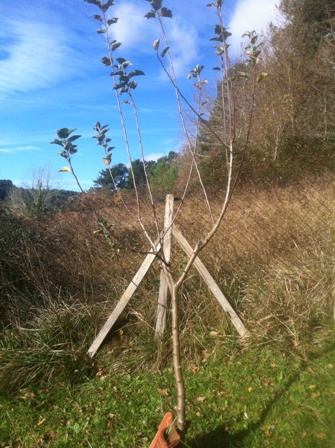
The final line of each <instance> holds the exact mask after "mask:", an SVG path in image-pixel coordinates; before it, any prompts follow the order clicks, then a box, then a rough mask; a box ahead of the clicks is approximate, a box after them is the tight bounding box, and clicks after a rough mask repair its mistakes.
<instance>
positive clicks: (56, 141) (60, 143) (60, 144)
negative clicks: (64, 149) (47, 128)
mask: <svg viewBox="0 0 335 448" xmlns="http://www.w3.org/2000/svg"><path fill="white" fill-rule="evenodd" d="M50 143H51V145H59V146H63V141H61V140H58V139H57V138H55V140H54V141H53V142H50Z"/></svg>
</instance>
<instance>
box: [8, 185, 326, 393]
mask: <svg viewBox="0 0 335 448" xmlns="http://www.w3.org/2000/svg"><path fill="white" fill-rule="evenodd" d="M334 186H335V184H334V180H333V179H332V178H330V177H326V176H325V177H324V178H319V179H318V180H317V181H316V180H315V179H313V181H311V179H306V180H305V181H304V182H301V183H299V184H298V185H294V186H290V187H285V188H279V187H276V188H274V187H271V186H268V187H267V188H265V187H264V186H262V187H255V186H253V187H250V186H249V187H248V188H246V187H243V188H240V190H237V191H236V194H235V196H234V198H233V200H232V203H231V206H230V208H229V211H228V213H227V216H226V218H225V220H224V221H223V223H222V226H221V228H220V229H219V232H218V234H217V235H216V238H215V239H214V240H213V241H212V242H211V243H210V244H209V245H208V246H207V247H206V249H205V250H204V251H203V252H201V254H200V258H201V259H202V260H203V261H204V263H205V264H206V266H207V268H208V269H209V271H210V272H211V274H212V275H213V276H214V277H215V279H216V281H217V282H218V284H219V285H220V287H221V288H222V290H223V292H224V293H225V294H226V296H227V297H228V299H229V300H230V302H231V304H232V305H233V306H234V307H235V309H236V311H237V312H238V313H239V315H240V316H241V318H242V319H243V321H244V323H245V325H246V327H247V328H248V329H249V331H250V332H251V335H252V337H251V338H250V339H249V343H260V342H262V343H270V342H271V343H275V344H278V345H279V346H281V347H283V348H285V349H286V350H300V351H301V352H302V353H305V352H306V350H308V348H309V347H311V346H313V345H315V344H319V343H320V341H321V340H323V339H325V338H326V337H327V334H329V333H330V332H331V331H333V306H334V288H333V275H334V216H335V213H334V206H335V201H334V197H335V196H334ZM132 199H133V198H132V197H131V195H130V194H129V197H127V201H128V204H129V207H133V205H132V204H133V202H132ZM90 201H91V204H92V203H93V204H94V207H96V208H97V207H98V209H99V214H100V216H104V218H105V219H106V220H107V221H106V222H108V223H109V224H110V232H109V233H108V235H107V236H106V235H105V236H104V235H103V234H100V233H97V232H96V231H97V230H99V226H98V222H97V219H98V218H99V217H97V215H96V214H95V213H92V208H89V207H87V202H86V200H85V199H83V198H81V199H76V200H73V201H71V203H70V204H68V205H67V207H65V208H63V209H62V210H60V211H59V213H58V214H57V215H55V216H54V217H53V218H52V219H50V220H49V221H46V222H43V223H36V222H34V221H32V220H27V219H25V220H18V219H15V218H14V217H10V219H9V218H8V216H7V218H8V219H7V218H6V219H7V221H6V219H5V217H4V215H2V222H3V223H5V224H6V225H5V227H6V226H7V227H6V229H7V231H6V232H7V233H6V232H3V233H2V239H1V246H2V249H3V250H2V255H1V257H0V262H1V286H0V298H1V307H2V313H3V316H4V318H3V323H2V330H1V334H2V339H1V343H0V344H1V345H0V365H1V367H0V384H1V385H3V386H6V387H20V386H22V385H24V384H27V382H30V383H33V382H34V381H35V382H36V381H40V380H50V379H52V378H53V377H55V376H57V375H58V374H60V372H68V373H67V374H68V375H70V372H74V371H76V375H77V374H78V372H82V374H83V375H87V374H89V373H90V372H94V366H93V365H91V364H90V363H87V359H86V355H85V352H86V350H87V349H88V347H89V345H90V343H91V342H92V340H93V338H94V337H95V335H96V333H97V331H98V330H99V329H100V328H101V325H102V324H103V323H104V322H105V320H106V318H107V317H108V315H109V314H110V313H111V311H112V309H113V308H114V306H115V305H116V303H117V301H118V299H119V297H120V296H121V294H122V293H123V291H124V290H125V288H126V287H127V285H128V284H129V282H130V281H131V279H132V277H133V275H134V274H135V273H136V270H137V269H138V268H139V266H140V264H141V262H142V261H143V259H144V257H145V254H146V252H147V251H148V250H149V247H148V244H147V243H146V241H145V239H144V238H143V235H142V234H141V232H140V231H139V229H138V226H137V225H136V219H133V218H131V215H132V214H133V216H136V210H135V209H132V210H131V213H129V211H128V212H126V211H125V210H124V208H123V206H122V204H120V203H119V202H118V200H117V199H115V197H114V196H113V195H110V196H99V195H95V196H92V197H91V198H90ZM219 202H220V201H219V198H218V193H216V194H215V195H213V200H212V204H213V212H214V214H215V213H217V212H218V210H219ZM176 205H177V204H176ZM141 207H142V213H143V217H144V220H146V221H147V222H148V224H149V226H150V225H152V220H151V215H150V213H151V212H150V209H149V206H148V205H147V203H146V201H145V198H143V204H142V206H141ZM204 208H205V207H204V201H203V199H202V198H201V196H199V195H196V194H194V195H192V196H191V197H190V198H189V199H188V200H187V201H186V202H185V204H184V206H183V208H182V210H181V213H180V214H179V216H178V218H177V221H176V224H177V225H178V226H179V228H180V229H181V230H182V232H183V234H184V235H185V237H186V238H187V239H188V240H189V242H190V243H192V242H194V241H196V240H197V239H198V238H199V236H200V234H201V232H202V231H203V230H204V229H206V227H208V226H209V225H210V223H209V220H208V217H207V216H206V215H205V213H204ZM157 212H158V214H159V216H160V219H161V220H162V219H163V213H164V203H161V202H158V201H157ZM6 213H8V211H7V212H6ZM3 228H4V227H3ZM13 230H14V233H13ZM13 235H14V237H13ZM13 238H14V239H13ZM4 251H7V255H6V254H4ZM184 261H185V255H184V254H183V253H182V252H181V250H180V249H179V248H178V247H177V245H176V244H173V253H172V262H171V267H172V269H173V270H174V271H175V272H176V273H178V272H179V271H180V270H181V269H182V266H183V262H184ZM158 279H159V264H158V263H155V265H154V267H153V269H152V270H151V271H150V273H149V275H148V276H147V277H146V278H145V279H144V281H143V283H142V284H141V285H140V287H139V289H138V290H137V292H136V294H135V296H134V297H133V298H132V300H131V302H130V304H129V306H128V307H127V308H126V310H125V312H124V313H123V314H122V316H121V319H120V321H119V322H118V323H117V325H116V327H115V328H114V329H113V330H112V332H111V333H112V334H111V337H110V338H109V340H108V341H107V343H106V345H105V347H104V348H103V349H102V350H101V352H100V353H99V354H98V357H97V361H96V362H97V363H98V364H99V365H104V366H105V368H109V369H124V368H129V369H131V370H134V369H136V368H151V369H152V368H154V369H156V368H161V367H163V366H164V365H167V364H168V363H169V361H170V357H171V348H170V341H169V336H168V335H169V325H170V321H169V319H168V327H167V332H166V337H165V338H164V340H163V342H162V345H161V346H160V347H158V345H157V342H156V340H155V337H154V328H155V317H156V304H157V293H158V285H157V280H158ZM180 307H181V310H180V311H181V326H182V328H181V330H182V341H183V342H182V350H183V353H184V358H185V359H186V360H189V361H190V362H191V361H192V362H198V361H199V362H200V361H201V360H203V359H204V358H206V356H209V354H212V355H213V354H214V355H217V356H221V355H222V353H223V352H226V353H229V352H230V351H231V350H232V349H233V347H234V346H235V342H236V337H235V334H234V330H233V327H232V326H231V324H230V321H229V319H228V318H227V316H226V315H225V313H224V312H223V311H222V309H221V308H220V306H219V304H218V303H217V301H216V299H215V298H214V297H212V295H211V294H210V293H209V291H208V290H207V288H206V286H205V285H204V284H203V282H202V281H201V279H200V278H199V276H198V275H197V273H196V271H195V270H192V271H191V273H190V276H189V278H188V279H187V281H186V282H185V284H184V286H183V289H182V296H181V304H180ZM120 329H122V331H121V332H120V331H119V330H120ZM20 363H21V367H20ZM65 366H67V368H66V367H65ZM78 366H79V367H78ZM13 369H15V371H17V372H21V373H22V374H21V375H19V374H18V375H17V376H16V379H15V378H13V376H12V375H10V372H11V371H13ZM25 370H26V371H27V372H29V374H27V375H23V372H24V371H25ZM76 375H74V376H75V377H76ZM78 376H79V375H77V377H78Z"/></svg>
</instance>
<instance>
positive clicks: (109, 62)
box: [101, 56, 111, 67]
mask: <svg viewBox="0 0 335 448" xmlns="http://www.w3.org/2000/svg"><path fill="white" fill-rule="evenodd" d="M101 62H102V63H103V64H104V65H106V66H107V67H108V66H109V65H111V60H110V58H108V57H106V56H104V57H103V58H102V59H101Z"/></svg>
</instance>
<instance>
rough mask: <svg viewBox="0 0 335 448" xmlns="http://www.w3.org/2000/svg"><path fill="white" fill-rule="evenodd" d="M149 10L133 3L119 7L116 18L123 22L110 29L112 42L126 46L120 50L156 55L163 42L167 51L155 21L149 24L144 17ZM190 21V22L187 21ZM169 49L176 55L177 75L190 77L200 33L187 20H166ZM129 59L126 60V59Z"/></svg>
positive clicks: (115, 10)
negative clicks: (156, 43) (157, 43)
mask: <svg viewBox="0 0 335 448" xmlns="http://www.w3.org/2000/svg"><path fill="white" fill-rule="evenodd" d="M149 9H150V5H149V8H148V7H145V6H144V7H140V6H138V5H137V4H133V3H131V2H123V3H121V4H120V5H117V6H115V9H113V10H112V13H111V14H112V15H113V16H116V17H118V18H119V20H118V21H117V23H116V24H114V25H112V26H111V27H110V32H111V35H112V38H113V39H115V40H117V41H118V42H121V43H122V47H121V48H120V52H121V49H124V50H128V51H132V52H133V53H134V54H135V55H136V53H137V54H141V55H143V54H148V55H153V54H154V50H153V48H152V44H153V42H154V40H156V39H158V38H160V39H161V45H160V47H161V48H160V50H161V51H162V50H163V49H164V47H165V44H164V42H163V39H162V38H161V31H160V28H159V26H158V23H157V22H156V21H155V20H154V19H150V20H148V19H147V18H145V17H144V15H145V14H146V13H147V12H148V11H149ZM186 20H187V18H186ZM164 25H165V26H166V30H167V35H168V40H169V45H170V47H171V49H172V52H173V58H174V68H175V72H176V75H177V76H178V75H180V74H183V75H185V73H189V71H190V70H191V69H192V68H193V67H192V64H194V63H195V61H196V58H197V56H198V50H197V47H198V32H197V29H196V27H195V26H193V25H190V24H189V23H187V21H185V20H184V19H183V18H181V17H179V16H177V17H174V18H173V20H170V19H166V20H165V21H164ZM124 57H126V56H124Z"/></svg>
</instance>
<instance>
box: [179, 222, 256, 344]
mask: <svg viewBox="0 0 335 448" xmlns="http://www.w3.org/2000/svg"><path fill="white" fill-rule="evenodd" d="M172 233H173V236H174V237H175V238H176V240H177V241H178V243H179V245H180V246H181V248H182V249H183V250H184V251H185V252H186V254H187V255H188V256H189V257H190V256H191V255H192V252H193V249H192V247H191V246H190V245H189V243H188V242H187V241H186V239H185V238H184V237H183V235H182V233H181V232H180V230H179V229H178V228H177V226H176V225H174V226H173V232H172ZM194 267H195V268H196V269H197V271H198V272H199V274H200V275H201V277H202V278H203V280H204V281H205V283H206V284H207V286H208V287H209V289H210V290H211V291H212V293H213V294H214V296H215V297H216V299H217V300H218V302H219V304H220V305H221V306H222V308H223V310H224V311H225V312H226V313H228V315H229V317H230V319H231V321H232V324H233V325H234V327H235V328H236V330H237V332H238V334H239V335H240V336H241V337H244V336H246V335H247V333H248V332H247V329H246V328H245V326H244V325H243V322H242V321H241V319H240V318H239V317H238V315H237V314H236V312H235V310H234V308H233V307H232V306H231V305H230V303H229V302H228V300H227V298H226V297H225V296H224V294H223V292H222V291H221V289H220V288H219V286H218V285H217V283H216V282H215V280H214V278H213V277H212V276H211V274H210V273H209V272H208V270H207V269H206V267H205V265H204V264H203V262H202V261H201V260H200V258H199V257H196V259H195V260H194Z"/></svg>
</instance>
